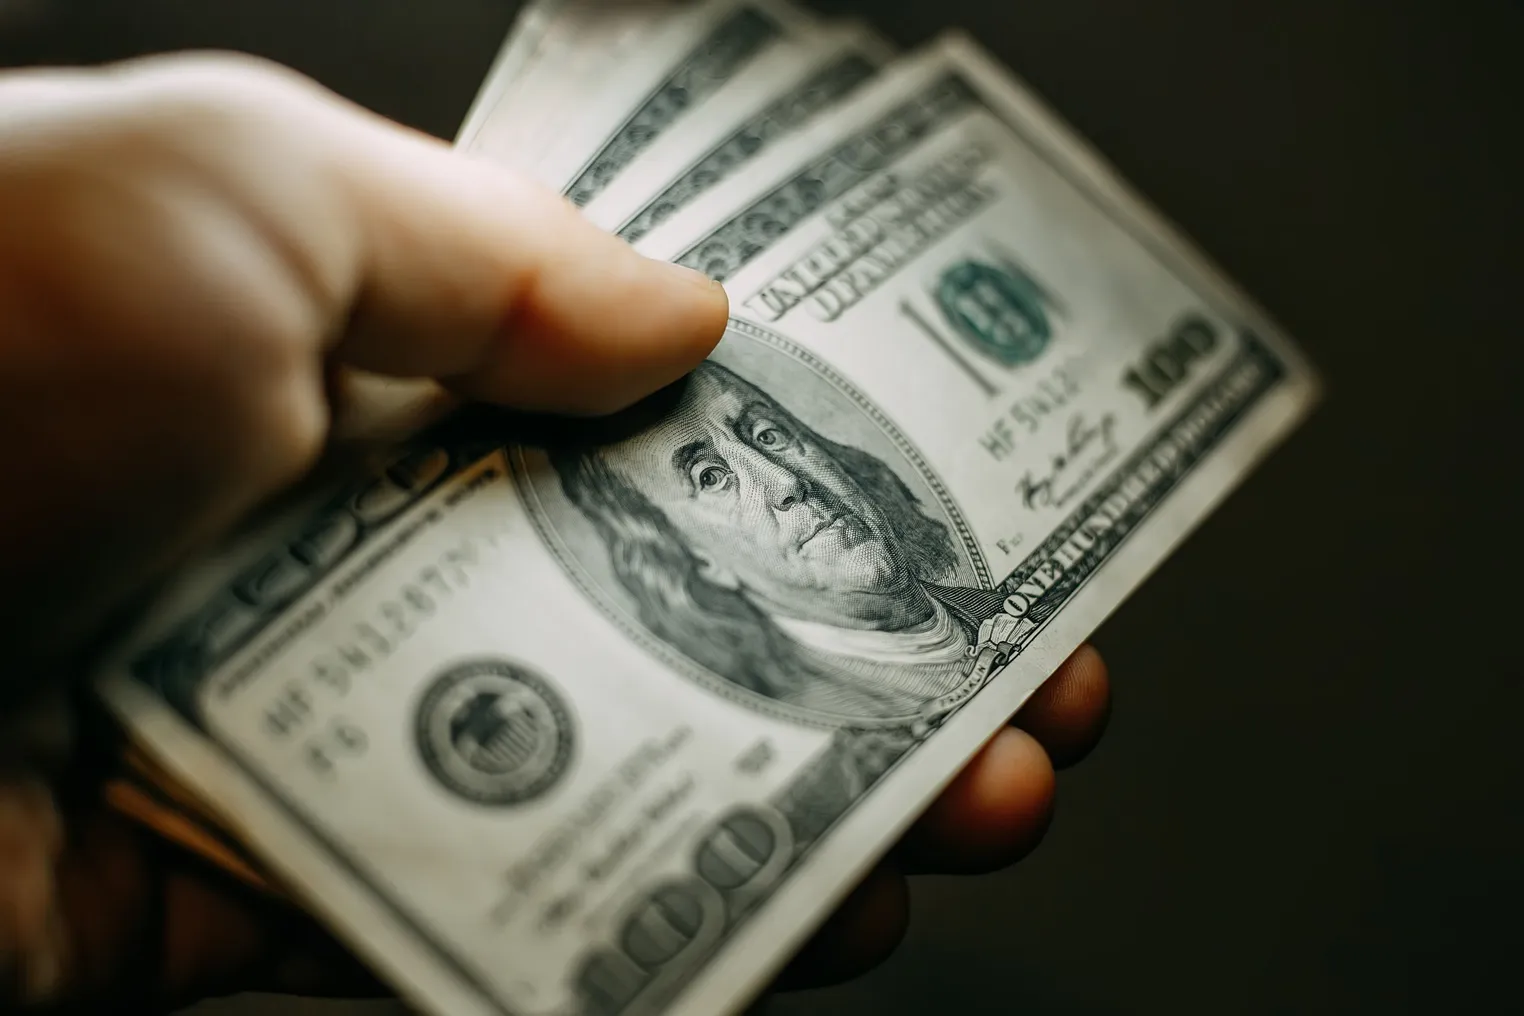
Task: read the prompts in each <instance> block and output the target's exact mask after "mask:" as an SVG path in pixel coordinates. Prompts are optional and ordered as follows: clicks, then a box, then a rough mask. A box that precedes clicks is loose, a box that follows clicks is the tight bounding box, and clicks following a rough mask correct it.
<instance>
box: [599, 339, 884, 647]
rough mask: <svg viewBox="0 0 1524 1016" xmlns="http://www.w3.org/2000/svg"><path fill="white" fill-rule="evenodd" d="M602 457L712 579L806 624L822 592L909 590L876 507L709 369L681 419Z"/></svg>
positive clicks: (734, 382)
mask: <svg viewBox="0 0 1524 1016" xmlns="http://www.w3.org/2000/svg"><path fill="white" fill-rule="evenodd" d="M603 454H604V456H605V460H606V461H607V463H608V464H609V465H610V466H611V467H612V468H614V469H616V470H617V471H618V472H619V473H620V475H622V476H623V477H624V478H625V479H626V481H627V482H629V483H630V484H631V485H632V486H634V487H635V488H636V489H637V490H639V491H640V492H641V493H642V494H643V495H645V497H646V498H647V499H648V500H649V501H650V502H651V503H652V504H653V505H655V506H656V507H657V508H659V509H661V511H662V512H663V513H664V514H665V515H666V516H667V518H668V519H670V520H671V522H672V524H673V525H674V526H676V527H677V529H678V531H679V532H681V533H682V534H683V535H684V537H686V539H687V542H688V545H689V548H690V549H691V550H692V552H693V553H694V554H695V555H696V556H697V557H698V558H699V559H700V561H701V562H703V566H704V569H705V573H706V575H707V576H708V577H709V578H710V579H711V580H712V581H714V582H717V583H719V584H721V585H725V586H729V587H732V588H742V589H745V590H746V591H747V592H748V593H750V594H751V595H752V596H753V598H754V599H756V600H759V601H762V602H761V604H760V605H762V606H764V607H765V608H770V609H771V610H772V611H774V612H777V613H783V614H788V615H792V616H795V617H802V618H806V619H808V618H810V617H811V616H812V609H811V603H812V601H813V602H815V603H820V602H821V598H822V597H829V596H831V595H833V594H834V595H838V596H841V595H862V594H869V595H893V594H894V593H896V592H897V591H899V590H901V589H902V588H903V587H904V586H905V584H906V581H907V572H906V569H905V567H904V564H903V563H902V562H901V560H900V556H899V553H898V548H897V547H896V546H895V543H894V538H893V536H892V535H891V533H890V530H889V526H888V524H887V522H886V521H885V519H884V516H883V514H882V513H881V512H880V510H879V508H878V506H877V505H875V504H874V503H872V501H871V500H870V499H869V498H868V497H867V496H865V495H864V494H863V492H862V490H861V489H860V488H859V487H858V486H857V484H856V483H855V482H853V480H852V478H851V477H850V476H848V475H847V474H846V473H845V472H844V471H843V470H842V468H841V466H840V464H839V463H837V462H836V460H835V459H834V458H832V457H831V456H830V454H828V453H827V452H826V450H825V449H824V448H822V447H820V446H819V445H818V444H816V443H814V442H813V441H811V440H810V438H809V435H808V434H806V433H804V432H801V431H800V430H799V429H798V427H796V426H795V425H794V424H792V423H790V422H789V421H788V418H787V416H786V415H785V414H784V413H783V412H782V411H781V410H780V409H779V407H778V405H777V404H776V403H775V402H773V401H772V400H771V399H770V398H768V397H767V396H766V395H764V394H762V393H761V392H760V391H758V390H757V389H755V388H753V387H751V386H750V385H748V384H746V383H745V382H742V381H740V380H738V379H735V378H733V377H732V376H731V375H729V374H726V373H724V372H722V371H719V370H716V369H714V368H713V367H706V368H701V369H700V370H699V372H698V373H696V374H695V375H694V377H693V378H692V379H691V381H690V383H689V387H688V389H687V391H686V392H685V393H684V396H683V400H682V403H681V404H680V405H679V406H678V408H677V410H676V411H675V412H674V413H672V414H671V415H670V416H668V417H667V418H666V419H664V420H663V421H662V422H661V423H659V424H657V425H656V426H655V427H653V428H651V429H650V430H647V431H645V432H644V433H642V434H640V435H639V436H637V437H635V438H632V439H630V440H629V441H626V442H623V443H622V444H619V445H617V446H615V447H613V448H609V449H606V450H605V451H604V453H603Z"/></svg>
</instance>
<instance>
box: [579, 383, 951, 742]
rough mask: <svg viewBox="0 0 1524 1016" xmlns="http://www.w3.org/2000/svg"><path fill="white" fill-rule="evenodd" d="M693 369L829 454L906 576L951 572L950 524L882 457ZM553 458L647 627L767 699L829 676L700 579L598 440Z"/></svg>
mask: <svg viewBox="0 0 1524 1016" xmlns="http://www.w3.org/2000/svg"><path fill="white" fill-rule="evenodd" d="M694 373H695V374H702V375H704V376H706V377H708V378H710V379H711V380H713V381H715V382H717V383H718V384H720V385H722V386H725V387H728V388H732V389H734V388H741V389H742V390H745V391H749V392H752V393H755V394H756V396H757V397H758V398H760V399H762V400H765V401H766V402H767V403H769V404H771V405H772V406H774V407H776V409H777V412H778V415H779V416H780V417H781V418H782V420H783V421H784V422H786V423H787V425H788V426H789V427H791V428H792V429H794V431H795V433H798V434H802V435H804V436H805V437H806V439H807V440H809V441H810V442H812V443H814V444H815V445H816V446H817V447H819V448H820V449H822V450H823V451H824V452H825V453H826V454H828V455H830V456H831V457H832V458H833V459H835V460H836V462H837V464H838V465H840V466H841V468H842V469H843V471H844V472H846V474H847V475H848V476H850V477H851V478H852V479H853V481H854V482H855V483H856V484H857V486H858V487H859V488H860V489H861V490H862V492H863V494H864V495H866V496H867V497H868V498H869V499H870V500H871V501H873V502H874V503H875V504H877V505H878V507H879V510H880V511H881V512H882V513H883V515H884V517H885V519H886V520H887V521H888V525H889V528H890V532H891V535H892V538H893V539H894V541H895V543H896V545H897V546H898V548H899V552H900V555H901V557H902V559H903V561H904V563H905V566H906V567H907V568H908V569H909V571H910V573H911V574H912V575H914V576H915V577H916V578H918V579H920V580H922V581H923V582H935V581H937V580H938V579H941V578H944V577H946V576H948V575H950V574H952V573H953V571H954V570H955V568H956V567H957V553H956V551H955V550H954V548H953V543H952V539H951V538H950V537H949V535H948V532H947V527H946V526H944V525H942V523H940V522H938V521H936V520H935V519H932V518H930V517H928V516H927V515H926V514H925V513H923V512H922V511H921V505H920V502H919V501H918V500H917V499H916V497H915V495H914V494H912V493H911V492H910V488H909V487H907V486H906V485H905V482H904V481H903V480H901V479H900V478H899V476H898V475H896V473H895V472H894V470H892V469H890V468H889V466H888V465H886V464H885V463H884V462H883V461H882V460H880V459H879V458H877V457H876V456H873V455H871V454H869V453H867V452H865V451H862V450H861V449H858V448H853V447H852V446H850V445H844V444H838V443H836V442H835V441H832V440H830V439H829V438H827V437H824V436H823V435H821V434H819V433H818V432H816V431H815V430H814V429H812V428H810V427H809V426H807V425H805V424H804V423H803V422H801V421H800V420H799V419H798V418H797V417H795V416H794V415H793V414H792V413H790V412H789V411H788V410H787V409H785V408H784V407H783V406H780V405H778V403H777V402H776V401H775V400H774V399H772V398H770V397H769V396H767V395H766V394H765V393H763V392H761V391H760V390H758V389H757V388H756V387H755V386H754V385H751V384H750V383H748V382H746V381H745V380H743V379H742V378H740V377H739V376H737V375H736V374H734V373H733V372H731V371H729V370H727V369H725V368H724V367H721V366H719V365H718V364H715V363H710V362H706V363H704V364H702V365H701V366H700V367H699V368H698V370H696V371H695V372H694ZM668 400H672V401H668ZM661 401H663V402H666V403H667V405H672V404H673V403H674V402H675V399H674V398H673V393H672V392H670V391H669V392H667V393H664V397H663V398H662V400H661ZM550 458H551V462H552V464H553V465H554V467H555V470H556V473H557V474H558V475H559V476H560V478H561V487H562V489H563V490H564V491H565V493H566V496H567V497H568V498H569V499H570V500H571V502H572V503H573V504H574V505H576V506H577V508H578V509H579V510H580V511H581V512H582V514H583V515H584V516H585V517H586V518H587V519H588V521H589V522H591V523H592V525H593V528H594V529H596V530H597V532H598V535H599V537H600V538H602V540H603V543H604V546H605V547H607V548H608V552H609V560H610V562H611V564H612V565H613V570H614V574H615V576H616V577H617V578H618V580H619V583H620V585H621V586H623V587H624V588H625V590H627V591H628V592H629V593H630V595H631V596H632V597H633V598H634V600H635V604H636V607H637V610H638V611H639V615H640V620H641V622H642V623H643V624H645V626H646V627H647V628H649V629H650V630H651V632H652V633H654V634H655V635H657V636H658V637H659V638H661V639H663V640H664V641H666V642H667V643H668V644H670V645H672V646H674V647H676V648H677V649H679V650H680V651H681V652H682V653H683V654H684V655H686V656H687V657H688V658H689V659H691V660H693V661H694V662H695V663H698V664H700V665H701V666H703V667H705V668H706V669H708V670H710V671H712V672H714V673H716V674H719V675H720V676H722V677H725V678H727V679H729V680H730V681H732V682H733V683H735V684H737V685H740V686H741V687H743V688H747V689H749V690H751V691H753V692H756V693H758V694H761V695H766V696H768V697H769V698H775V699H781V700H783V701H793V700H796V699H797V698H798V693H799V692H800V691H801V690H803V689H805V688H808V687H810V686H811V685H812V684H815V683H816V682H819V681H822V680H825V681H830V680H831V679H832V675H831V673H830V671H829V670H828V668H824V667H823V666H822V665H821V664H820V663H819V662H818V661H815V660H813V659H812V658H811V657H810V655H809V654H808V653H805V652H802V651H801V649H800V647H799V645H798V644H797V643H795V642H794V641H793V640H792V639H790V638H789V637H788V636H787V635H785V634H784V633H783V631H782V630H781V629H779V628H778V626H777V625H775V624H774V623H773V621H772V620H771V618H769V617H768V615H767V614H766V613H764V612H763V611H761V610H759V609H758V608H757V607H756V606H755V605H754V604H753V603H752V602H751V601H750V600H749V599H747V597H746V595H745V594H744V593H742V592H740V591H737V590H734V589H727V588H725V587H724V586H720V585H717V584H715V583H713V582H710V581H709V580H708V579H706V578H705V577H704V576H703V574H702V570H701V568H700V563H699V559H698V558H697V557H695V556H694V554H693V552H692V551H691V550H690V549H689V548H688V544H687V541H686V540H685V539H684V538H683V534H682V532H681V531H680V530H678V529H677V527H675V526H674V525H673V524H672V522H671V521H670V520H669V519H668V518H667V516H666V514H665V513H663V512H662V511H661V509H659V508H657V507H656V506H655V505H653V504H652V503H651V502H650V501H649V500H648V499H647V498H646V497H645V495H643V494H642V493H641V492H640V491H639V490H637V489H636V488H635V487H634V486H633V485H632V484H630V483H629V482H628V481H627V480H626V479H625V478H624V477H622V476H621V475H620V474H619V472H618V471H617V470H616V469H614V468H612V467H611V466H610V465H609V464H608V462H607V461H606V460H605V458H604V456H603V455H602V454H601V453H600V452H599V450H598V448H597V447H596V446H595V445H591V444H583V445H579V446H561V447H557V448H554V449H552V451H551V453H550ZM884 701H885V700H883V699H880V698H875V697H874V696H873V695H872V693H866V692H865V693H864V694H863V701H862V702H861V703H860V705H857V706H855V707H854V708H853V709H852V711H853V712H857V713H867V714H869V715H871V714H875V713H881V712H883V711H884V704H883V703H884Z"/></svg>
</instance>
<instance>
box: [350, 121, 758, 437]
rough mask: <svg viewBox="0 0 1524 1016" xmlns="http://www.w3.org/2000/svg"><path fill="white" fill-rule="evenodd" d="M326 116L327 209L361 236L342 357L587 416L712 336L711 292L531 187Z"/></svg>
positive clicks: (690, 362)
mask: <svg viewBox="0 0 1524 1016" xmlns="http://www.w3.org/2000/svg"><path fill="white" fill-rule="evenodd" d="M329 107H330V111H331V112H334V113H337V114H338V115H337V116H335V118H334V123H333V129H332V130H331V131H330V134H329V136H330V137H331V138H332V144H333V146H334V149H335V155H336V156H337V157H336V158H335V160H334V162H333V164H332V168H331V172H332V179H333V187H334V200H335V201H336V202H339V203H340V204H342V205H343V206H344V208H345V211H346V213H347V215H349V216H352V222H353V225H354V230H355V233H354V235H355V236H356V237H358V239H359V242H358V247H357V252H356V256H357V261H356V264H355V268H356V270H357V274H356V277H355V278H356V288H355V290H354V292H353V302H352V305H351V307H350V313H349V318H348V329H347V331H346V332H345V333H344V335H343V337H342V339H341V340H340V342H339V345H338V347H337V349H336V353H337V355H338V357H339V358H340V359H341V360H342V361H344V362H347V363H350V364H352V365H354V366H356V367H360V368H363V369H366V370H371V371H376V372H380V373H385V374H395V375H403V376H429V377H435V378H439V379H441V380H443V381H445V382H446V383H447V384H449V385H450V386H451V387H453V388H455V389H456V390H457V391H459V392H460V393H462V394H465V395H468V396H471V397H475V398H481V399H486V400H490V401H494V402H502V403H507V404H511V405H513V406H515V407H517V408H521V409H526V410H550V411H566V412H593V413H596V412H608V411H612V410H615V409H619V408H622V407H623V406H625V405H628V404H629V403H631V402H633V401H635V400H636V399H638V398H640V397H641V396H644V395H646V394H648V393H650V392H651V391H653V390H655V389H657V388H660V387H662V386H663V385H666V384H669V383H671V382H672V381H675V380H677V379H678V378H679V377H681V376H682V375H683V374H685V373H687V372H688V371H689V370H691V369H692V368H693V367H694V366H696V365H697V364H698V362H699V361H700V360H702V359H703V358H704V357H705V356H707V355H708V354H709V352H710V351H711V350H712V349H713V348H714V345H715V343H716V342H718V341H719V338H720V336H721V335H722V334H723V332H724V328H725V321H726V316H727V311H728V301H727V299H726V296H725V291H724V290H723V289H722V288H721V286H720V285H719V283H717V282H712V281H710V280H709V279H708V278H706V277H705V276H703V275H701V274H699V273H697V272H694V271H692V270H690V269H687V268H683V267H681V266H678V265H673V264H669V263H667V262H663V261H654V260H651V259H649V258H645V257H642V256H640V255H638V254H636V253H635V252H634V250H633V249H631V247H630V246H629V245H628V244H627V243H625V242H624V241H622V240H620V239H618V238H617V237H614V236H612V235H610V234H608V233H606V232H604V231H603V230H600V229H598V228H596V227H594V226H593V225H592V224H591V223H589V222H588V221H587V220H586V219H584V218H583V217H582V215H581V214H580V213H579V212H578V211H577V209H576V208H575V207H574V206H573V205H572V204H571V203H570V202H569V201H567V200H565V199H564V198H562V197H561V196H560V195H559V194H556V193H555V192H553V191H551V190H549V189H547V188H544V187H542V186H540V185H539V184H537V183H535V182H533V181H531V180H529V179H527V178H525V177H520V176H517V175H515V174H512V173H509V172H507V171H505V170H503V169H501V168H499V167H495V166H492V165H490V164H487V163H485V162H483V161H481V160H478V159H473V158H470V157H468V156H466V155H464V154H462V153H460V152H457V151H455V150H453V149H451V148H449V147H448V146H446V145H445V144H443V143H441V142H439V141H438V140H436V139H434V138H431V137H428V136H426V135H422V134H418V133H415V132H413V131H411V130H408V129H406V128H402V127H399V126H398V125H396V124H393V123H391V122H389V121H385V120H383V119H381V118H379V117H376V116H374V115H372V114H369V113H367V112H365V111H363V110H358V109H353V108H345V107H344V105H343V104H342V103H340V102H331V103H330V104H329Z"/></svg>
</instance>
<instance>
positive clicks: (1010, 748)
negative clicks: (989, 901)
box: [902, 727, 1057, 873]
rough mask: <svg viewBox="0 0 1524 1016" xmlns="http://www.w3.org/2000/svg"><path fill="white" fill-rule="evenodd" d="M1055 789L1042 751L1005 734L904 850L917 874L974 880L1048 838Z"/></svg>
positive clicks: (930, 812)
mask: <svg viewBox="0 0 1524 1016" xmlns="http://www.w3.org/2000/svg"><path fill="white" fill-rule="evenodd" d="M1056 783H1057V778H1056V776H1055V775H1054V771H1053V764H1052V763H1051V762H1050V761H1049V759H1048V755H1047V753H1046V752H1045V751H1044V750H1043V748H1042V745H1040V744H1039V743H1038V742H1037V741H1036V740H1035V739H1034V738H1033V737H1032V736H1031V735H1030V734H1028V733H1026V732H1025V731H1022V730H1018V729H1016V728H1014V727H1007V728H1005V729H1004V730H1002V731H1000V733H998V734H996V735H995V736H994V738H992V739H991V740H990V742H989V743H988V744H987V745H985V747H984V750H983V751H981V752H980V753H979V754H978V755H977V756H975V757H974V759H973V761H971V762H970V763H969V764H968V765H967V766H966V767H965V768H964V770H963V771H962V772H961V773H959V774H958V776H957V778H956V779H954V780H953V782H952V783H951V784H949V785H948V787H947V789H946V790H945V791H943V792H942V796H940V797H939V798H937V800H936V801H935V802H934V803H933V804H932V806H931V807H930V808H929V809H927V811H926V814H925V815H923V816H922V817H921V819H920V821H919V822H917V824H916V826H915V827H914V828H913V829H912V830H911V832H910V835H908V836H907V837H906V839H905V842H904V845H903V847H902V851H903V853H904V855H905V856H906V858H907V859H908V860H909V861H911V862H912V863H913V864H914V865H915V867H916V870H927V871H937V872H947V873H974V872H985V871H993V870H996V869H999V868H1003V867H1006V866H1007V865H1010V864H1013V863H1015V862H1016V861H1017V860H1019V859H1020V858H1021V857H1022V856H1024V855H1025V854H1026V853H1028V852H1029V851H1030V850H1032V848H1033V847H1035V846H1036V845H1037V844H1038V842H1039V841H1041V839H1042V837H1043V834H1044V833H1046V832H1047V829H1048V824H1049V821H1050V820H1051V818H1052V814H1053V798H1054V789H1055V787H1056Z"/></svg>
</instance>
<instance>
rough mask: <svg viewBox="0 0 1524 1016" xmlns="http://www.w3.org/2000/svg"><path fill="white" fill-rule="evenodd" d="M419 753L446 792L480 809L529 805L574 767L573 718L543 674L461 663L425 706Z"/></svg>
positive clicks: (502, 664) (493, 663)
mask: <svg viewBox="0 0 1524 1016" xmlns="http://www.w3.org/2000/svg"><path fill="white" fill-rule="evenodd" d="M417 737H418V752H419V754H420V755H422V756H423V763H424V765H425V766H427V767H428V770H429V772H431V773H432V774H433V775H434V778H435V779H437V780H438V781H439V782H440V783H441V784H442V785H443V786H444V787H445V789H447V790H449V791H450V792H451V793H453V794H456V795H458V796H460V797H463V798H465V799H466V800H467V801H471V802H472V803H474V804H484V805H493V806H498V807H502V806H506V805H514V804H524V803H525V802H527V801H532V800H534V799H535V798H537V797H539V796H540V795H541V794H544V793H545V792H546V791H548V790H549V789H550V788H551V787H553V786H555V784H556V782H557V781H558V780H560V778H561V774H562V773H564V772H565V771H566V767H567V765H568V763H569V762H570V761H571V755H572V745H573V739H574V738H573V729H572V718H571V712H570V711H569V710H568V709H567V708H566V704H565V703H564V702H563V701H562V700H561V696H560V695H559V694H557V693H556V691H555V690H554V689H553V688H551V686H550V685H549V684H548V683H547V682H546V681H545V680H544V678H541V677H540V676H539V675H537V674H534V673H532V672H531V671H529V670H528V669H526V668H524V667H522V666H519V665H517V664H514V663H509V662H507V661H504V660H473V661H471V662H468V663H462V664H458V665H456V666H454V667H451V668H450V669H449V670H446V671H445V672H444V673H443V674H440V675H439V676H438V677H436V678H435V679H434V682H433V684H431V685H430V686H429V689H428V691H426V692H425V693H424V695H423V699H422V700H421V701H420V702H419V703H418V721H417Z"/></svg>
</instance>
